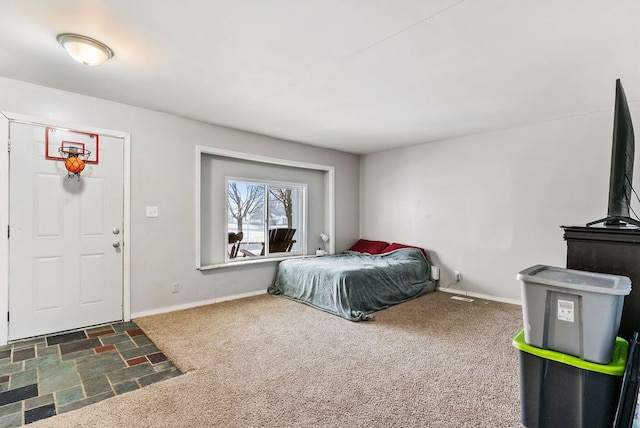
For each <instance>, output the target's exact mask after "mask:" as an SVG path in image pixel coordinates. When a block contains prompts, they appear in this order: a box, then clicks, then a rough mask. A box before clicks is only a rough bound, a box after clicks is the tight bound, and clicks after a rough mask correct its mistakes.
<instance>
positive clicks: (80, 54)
mask: <svg viewBox="0 0 640 428" xmlns="http://www.w3.org/2000/svg"><path fill="white" fill-rule="evenodd" d="M56 39H57V40H58V43H60V44H61V45H62V47H64V48H65V49H66V51H67V52H68V53H69V55H71V58H73V59H75V60H76V61H78V62H79V63H81V64H84V65H90V66H94V65H100V64H102V63H103V62H105V61H106V60H108V59H109V58H112V57H113V51H112V50H111V48H109V46H107V45H105V44H104V43H101V42H99V41H97V40H94V39H92V38H90V37H86V36H81V35H80V34H71V33H62V34H58V37H56Z"/></svg>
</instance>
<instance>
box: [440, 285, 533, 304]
mask: <svg viewBox="0 0 640 428" xmlns="http://www.w3.org/2000/svg"><path fill="white" fill-rule="evenodd" d="M438 291H443V292H445V293H452V294H461V295H463V296H466V297H477V298H478V299H485V300H493V301H494V302H502V303H510V304H512V305H518V306H522V302H521V301H520V300H516V299H507V298H504V297H496V296H492V295H490V294H483V293H474V292H470V291H463V290H457V289H454V288H438Z"/></svg>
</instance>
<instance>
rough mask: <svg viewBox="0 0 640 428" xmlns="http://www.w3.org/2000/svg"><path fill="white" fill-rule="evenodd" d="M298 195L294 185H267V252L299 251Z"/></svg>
mask: <svg viewBox="0 0 640 428" xmlns="http://www.w3.org/2000/svg"><path fill="white" fill-rule="evenodd" d="M300 197H301V192H300V190H299V189H297V188H295V187H276V186H270V187H269V194H268V200H269V221H268V224H269V241H268V242H269V244H268V251H269V253H282V252H290V251H299V249H300V242H298V241H299V240H298V239H297V237H298V236H300V233H299V227H300V225H301V224H302V223H301V221H300V215H301V209H300V202H301V199H300Z"/></svg>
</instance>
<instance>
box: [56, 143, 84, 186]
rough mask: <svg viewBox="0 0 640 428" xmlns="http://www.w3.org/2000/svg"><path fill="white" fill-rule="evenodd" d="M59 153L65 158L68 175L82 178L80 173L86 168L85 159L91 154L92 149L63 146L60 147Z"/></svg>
mask: <svg viewBox="0 0 640 428" xmlns="http://www.w3.org/2000/svg"><path fill="white" fill-rule="evenodd" d="M58 153H60V157H61V158H62V159H64V167H65V168H66V169H67V171H68V172H69V173H68V175H67V177H69V178H71V177H78V180H80V173H81V172H82V171H83V170H84V167H85V161H86V160H87V158H89V156H91V151H90V150H87V149H85V148H84V147H77V146H67V147H64V146H63V147H60V148H59V149H58Z"/></svg>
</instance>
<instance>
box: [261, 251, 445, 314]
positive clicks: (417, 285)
mask: <svg viewBox="0 0 640 428" xmlns="http://www.w3.org/2000/svg"><path fill="white" fill-rule="evenodd" d="M359 242H360V241H359ZM392 245H397V246H398V247H394V248H392V249H391V250H389V251H387V252H381V251H380V252H376V253H375V254H369V253H367V252H360V251H354V250H353V248H357V247H356V245H354V246H353V247H352V248H351V249H350V250H349V251H346V252H344V253H341V254H337V255H331V256H322V257H309V258H296V259H288V260H283V261H282V262H280V264H279V265H278V268H277V271H276V277H275V281H274V283H273V285H272V286H270V287H269V288H268V290H267V291H268V292H269V293H270V294H273V295H282V296H285V297H287V298H289V299H291V300H295V301H298V302H302V303H305V304H307V305H310V306H312V307H314V308H316V309H320V310H323V311H326V312H329V313H331V314H334V315H338V316H340V317H342V318H345V319H348V320H351V321H367V320H373V319H374V315H373V313H374V312H375V311H378V310H381V309H385V308H388V307H389V306H392V305H396V304H398V303H402V302H405V301H407V300H410V299H413V298H415V297H418V296H421V295H422V294H424V293H426V292H428V291H431V290H433V289H434V288H435V283H434V281H431V280H430V279H429V272H430V263H429V261H428V260H427V255H426V252H424V250H422V249H419V248H414V247H407V246H402V245H401V244H392ZM388 247H389V245H388V244H387V248H388Z"/></svg>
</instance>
